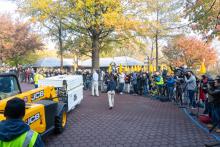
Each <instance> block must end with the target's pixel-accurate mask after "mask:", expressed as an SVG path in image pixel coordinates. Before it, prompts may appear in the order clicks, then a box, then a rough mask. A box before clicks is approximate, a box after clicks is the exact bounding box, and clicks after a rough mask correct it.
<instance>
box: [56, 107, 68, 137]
mask: <svg viewBox="0 0 220 147" xmlns="http://www.w3.org/2000/svg"><path fill="white" fill-rule="evenodd" d="M66 121H67V112H66V109H65V107H63V109H62V111H61V112H60V114H59V115H58V116H56V118H55V133H57V134H59V133H62V132H63V130H64V129H65V127H66Z"/></svg>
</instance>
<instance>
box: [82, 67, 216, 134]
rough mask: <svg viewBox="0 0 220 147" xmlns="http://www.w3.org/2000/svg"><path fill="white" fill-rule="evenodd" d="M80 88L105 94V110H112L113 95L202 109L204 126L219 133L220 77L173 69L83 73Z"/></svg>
mask: <svg viewBox="0 0 220 147" xmlns="http://www.w3.org/2000/svg"><path fill="white" fill-rule="evenodd" d="M82 74H83V81H84V89H85V90H87V89H90V90H92V96H99V90H101V92H106V93H107V95H108V101H109V109H112V108H113V107H114V96H115V94H117V93H118V94H120V95H122V94H124V93H127V94H133V95H141V96H145V97H151V98H155V99H160V100H164V101H173V102H174V103H175V104H178V105H179V106H181V107H186V108H189V110H193V109H197V108H198V107H202V108H204V112H203V114H206V115H208V117H210V118H211V120H212V121H211V123H212V124H208V127H213V125H214V126H217V127H218V129H216V132H220V99H219V98H220V76H217V77H216V78H215V79H212V78H211V77H210V76H208V75H202V76H201V77H198V76H196V75H195V74H194V73H193V72H192V71H191V70H186V69H183V68H176V69H175V70H174V71H173V74H168V73H167V71H166V70H164V71H161V72H154V73H148V72H143V71H140V72H132V73H124V72H114V73H113V72H111V73H109V72H104V71H98V70H95V71H93V73H90V72H88V71H87V72H83V73H82Z"/></svg>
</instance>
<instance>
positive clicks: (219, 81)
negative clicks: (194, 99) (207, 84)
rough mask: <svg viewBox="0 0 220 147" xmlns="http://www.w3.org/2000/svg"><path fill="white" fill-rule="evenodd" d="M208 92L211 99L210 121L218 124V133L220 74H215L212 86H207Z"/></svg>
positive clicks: (219, 125)
mask: <svg viewBox="0 0 220 147" xmlns="http://www.w3.org/2000/svg"><path fill="white" fill-rule="evenodd" d="M208 94H209V95H210V96H211V97H212V99H213V101H212V103H213V107H212V109H213V111H212V121H213V123H214V124H218V125H217V127H218V129H217V130H216V132H217V133H220V76H217V78H216V79H215V83H214V87H213V88H209V90H208Z"/></svg>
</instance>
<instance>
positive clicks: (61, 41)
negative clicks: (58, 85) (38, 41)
mask: <svg viewBox="0 0 220 147" xmlns="http://www.w3.org/2000/svg"><path fill="white" fill-rule="evenodd" d="M58 32H59V50H60V70H63V40H62V23H61V21H60V25H59V27H58Z"/></svg>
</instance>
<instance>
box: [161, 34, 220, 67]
mask: <svg viewBox="0 0 220 147" xmlns="http://www.w3.org/2000/svg"><path fill="white" fill-rule="evenodd" d="M163 53H164V55H165V56H167V57H168V60H169V61H170V62H171V63H172V64H174V65H175V64H176V65H178V66H180V65H184V64H186V65H187V66H189V67H190V66H191V67H196V66H197V65H198V64H200V63H201V62H203V61H205V64H206V65H210V64H213V63H214V62H215V61H216V59H217V56H216V51H215V49H213V48H211V46H210V45H209V44H207V43H205V42H203V41H202V40H199V39H197V38H193V37H185V36H182V37H179V38H176V39H175V40H173V41H172V43H171V44H170V45H169V46H167V47H165V48H164V50H163Z"/></svg>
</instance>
